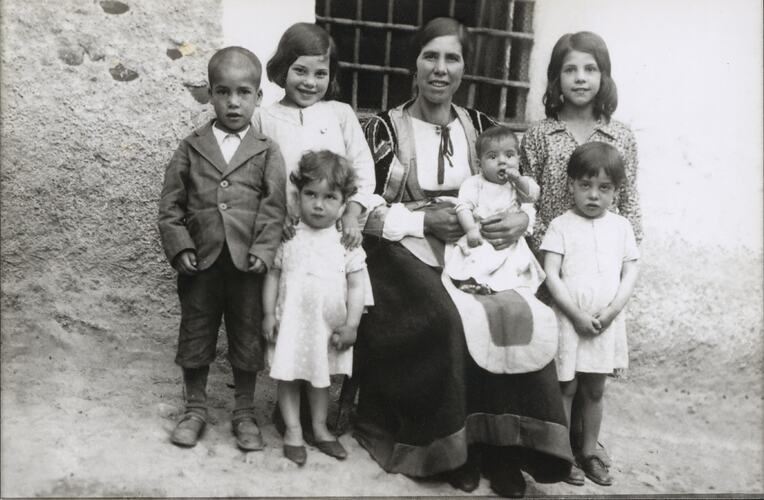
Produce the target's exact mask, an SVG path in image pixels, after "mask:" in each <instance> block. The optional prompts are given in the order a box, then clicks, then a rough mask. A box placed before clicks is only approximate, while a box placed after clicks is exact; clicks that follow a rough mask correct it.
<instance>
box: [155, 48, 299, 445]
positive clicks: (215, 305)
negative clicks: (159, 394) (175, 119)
mask: <svg viewBox="0 0 764 500" xmlns="http://www.w3.org/2000/svg"><path fill="white" fill-rule="evenodd" d="M207 73H208V78H209V85H210V98H211V102H212V105H213V107H214V108H215V115H216V118H215V119H213V120H211V121H210V122H209V123H208V124H206V125H205V126H203V127H201V128H200V129H198V130H196V131H195V132H193V133H192V134H191V135H189V136H188V137H186V138H185V139H184V140H183V141H182V142H181V144H180V146H179V147H178V149H177V151H176V152H175V154H174V156H173V157H172V160H171V161H170V164H169V165H168V166H167V170H166V172H165V177H164V187H163V189H162V196H161V200H160V203H159V223H158V225H159V232H160V234H161V237H162V246H163V247H164V250H165V253H166V255H167V259H168V260H169V261H170V263H171V264H172V266H173V267H174V268H175V269H176V270H177V271H178V297H179V298H180V306H181V319H180V334H179V338H178V351H177V356H176V357H175V362H176V363H177V364H178V365H180V367H181V368H182V369H183V382H184V389H185V392H184V394H185V402H186V410H185V413H184V415H183V416H182V417H181V419H180V421H179V422H178V424H177V426H176V427H175V430H173V432H172V435H171V436H170V441H172V442H173V443H174V444H176V445H179V446H194V445H195V444H196V442H197V440H198V439H199V436H200V435H201V433H202V431H203V430H204V426H205V424H206V422H207V394H206V386H207V374H208V373H209V366H210V363H212V362H213V361H214V359H215V346H216V344H217V336H218V330H219V328H220V322H221V319H222V318H225V326H226V331H227V334H228V359H229V361H230V362H231V366H232V369H233V378H234V400H235V401H234V410H233V420H232V431H233V434H234V436H235V437H236V443H237V445H238V446H239V448H241V449H243V450H246V451H250V450H260V449H262V448H263V447H264V446H265V444H264V442H263V438H262V435H261V433H260V429H259V428H258V426H257V422H256V421H255V418H254V393H255V381H256V376H257V371H258V370H261V369H262V368H263V366H264V359H263V346H262V343H261V342H262V337H261V335H260V324H261V321H262V310H261V286H262V281H263V276H264V274H263V273H264V272H265V271H266V269H267V268H268V267H270V266H271V264H272V262H273V258H274V255H275V253H276V248H277V247H278V244H279V242H280V240H281V231H282V226H283V222H284V216H285V212H286V202H285V199H284V198H285V195H284V193H285V182H286V174H285V169H284V162H283V159H282V157H281V153H280V151H279V149H278V146H277V145H276V143H275V142H273V141H271V140H270V139H268V138H267V137H265V136H263V135H262V134H260V133H259V132H258V131H256V130H255V129H254V128H253V127H251V126H250V120H251V118H252V113H253V112H254V110H255V108H256V107H257V105H258V104H259V101H260V98H261V96H262V93H261V91H260V76H261V74H262V67H261V65H260V61H259V60H258V58H257V56H255V55H254V54H253V53H252V52H250V51H249V50H247V49H244V48H241V47H227V48H224V49H222V50H219V51H218V52H216V53H215V54H214V55H213V56H212V58H211V59H210V61H209V64H208V66H207Z"/></svg>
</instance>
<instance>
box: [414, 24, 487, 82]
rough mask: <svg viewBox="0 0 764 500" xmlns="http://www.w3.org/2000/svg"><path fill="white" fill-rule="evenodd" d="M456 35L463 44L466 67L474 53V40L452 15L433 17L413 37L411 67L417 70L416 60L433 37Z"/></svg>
mask: <svg viewBox="0 0 764 500" xmlns="http://www.w3.org/2000/svg"><path fill="white" fill-rule="evenodd" d="M449 35H454V36H455V37H456V38H458V39H459V43H460V44H461V46H462V59H463V60H464V65H465V67H466V65H467V62H468V61H469V60H470V56H471V55H472V40H471V38H470V34H469V33H468V32H467V28H466V27H465V26H464V25H463V24H462V23H460V22H459V21H457V20H456V19H453V18H450V17H436V18H435V19H431V20H430V21H428V22H427V23H425V24H424V25H422V26H421V27H420V28H419V29H418V30H417V32H416V33H415V34H414V37H413V38H412V39H411V52H410V53H409V57H410V58H411V59H410V60H409V68H410V69H411V70H413V71H416V60H417V58H418V57H419V53H420V52H421V51H422V47H424V46H425V45H427V44H428V43H430V40H432V39H433V38H438V37H439V36H449Z"/></svg>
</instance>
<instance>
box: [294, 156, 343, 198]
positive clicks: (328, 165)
mask: <svg viewBox="0 0 764 500" xmlns="http://www.w3.org/2000/svg"><path fill="white" fill-rule="evenodd" d="M289 180H290V181H292V184H294V185H295V186H297V190H298V191H302V188H303V187H305V186H306V185H308V184H309V183H311V182H313V181H322V180H325V181H326V183H327V184H329V187H330V188H331V189H338V190H339V191H340V192H341V193H342V199H343V201H347V199H348V198H350V197H351V196H353V195H354V194H355V193H356V191H358V187H357V186H356V184H357V182H358V177H357V175H356V173H355V170H353V167H352V166H351V165H350V162H349V161H347V160H346V159H345V158H343V157H342V156H340V155H338V154H336V153H332V152H331V151H328V150H326V149H324V150H321V151H308V152H307V153H305V154H304V155H302V158H300V162H299V163H298V168H297V170H295V171H294V172H292V173H291V174H289Z"/></svg>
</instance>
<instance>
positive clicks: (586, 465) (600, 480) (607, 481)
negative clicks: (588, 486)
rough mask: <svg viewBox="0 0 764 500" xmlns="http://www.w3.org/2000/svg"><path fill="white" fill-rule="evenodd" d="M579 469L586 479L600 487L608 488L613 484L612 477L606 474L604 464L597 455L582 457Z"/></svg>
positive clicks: (608, 473)
mask: <svg viewBox="0 0 764 500" xmlns="http://www.w3.org/2000/svg"><path fill="white" fill-rule="evenodd" d="M581 468H582V469H583V470H584V474H586V477H588V478H589V479H591V480H592V481H594V482H595V483H597V484H599V485H600V486H610V485H611V484H613V477H612V476H611V475H610V472H608V470H607V467H605V463H604V462H603V461H602V459H601V458H600V457H598V456H597V455H589V456H588V457H584V459H583V461H582V462H581Z"/></svg>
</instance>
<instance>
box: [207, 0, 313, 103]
mask: <svg viewBox="0 0 764 500" xmlns="http://www.w3.org/2000/svg"><path fill="white" fill-rule="evenodd" d="M222 7H223V20H222V27H223V39H224V42H225V45H241V46H242V47H246V48H248V49H250V50H251V51H252V52H254V53H255V54H257V57H259V58H260V61H262V63H263V68H265V64H266V63H267V62H268V59H270V58H271V56H272V55H273V53H274V52H275V50H276V46H277V45H278V43H279V38H281V35H282V34H283V33H284V30H286V29H287V28H288V27H289V26H291V25H292V24H294V23H296V22H309V23H312V22H314V21H315V20H316V16H315V2H314V1H313V0H258V1H256V2H253V1H251V0H223V2H222ZM262 89H263V101H262V103H263V104H270V103H272V102H275V101H277V100H279V99H281V97H282V96H283V95H284V91H283V90H282V89H281V88H280V87H279V86H278V85H275V84H273V83H271V82H269V81H268V77H267V75H265V74H263V81H262Z"/></svg>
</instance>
